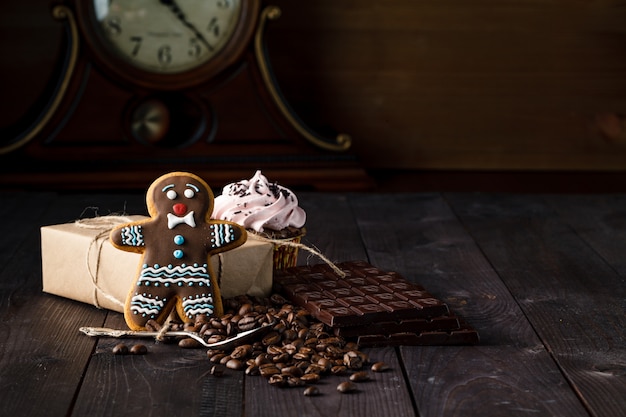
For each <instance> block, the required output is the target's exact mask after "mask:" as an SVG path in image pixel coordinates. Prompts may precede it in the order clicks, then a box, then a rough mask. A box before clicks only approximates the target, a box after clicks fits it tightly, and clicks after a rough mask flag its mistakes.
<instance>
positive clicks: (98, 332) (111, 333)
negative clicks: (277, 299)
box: [78, 322, 274, 349]
mask: <svg viewBox="0 0 626 417" xmlns="http://www.w3.org/2000/svg"><path fill="white" fill-rule="evenodd" d="M273 324H274V322H272V323H268V324H265V325H263V326H261V327H256V328H254V329H252V330H246V331H245V332H241V333H238V334H237V335H236V336H234V337H231V338H229V339H225V340H222V341H219V342H215V343H207V341H206V340H204V338H203V337H202V336H200V335H199V334H198V333H195V332H187V331H169V332H165V333H162V334H161V336H164V337H170V336H184V337H190V338H192V339H194V340H196V341H198V342H199V343H200V344H201V345H202V346H205V347H208V348H217V347H219V348H222V349H229V348H231V347H234V346H235V345H237V344H239V343H241V342H244V341H246V340H247V339H249V338H252V336H260V335H262V334H265V333H266V332H267V331H269V330H270V329H272V327H273ZM78 330H79V331H81V332H82V333H84V334H86V335H87V336H94V337H97V336H100V337H117V338H123V337H138V338H143V337H156V336H158V335H159V332H149V331H136V330H116V329H109V328H106V327H81V328H79V329H78Z"/></svg>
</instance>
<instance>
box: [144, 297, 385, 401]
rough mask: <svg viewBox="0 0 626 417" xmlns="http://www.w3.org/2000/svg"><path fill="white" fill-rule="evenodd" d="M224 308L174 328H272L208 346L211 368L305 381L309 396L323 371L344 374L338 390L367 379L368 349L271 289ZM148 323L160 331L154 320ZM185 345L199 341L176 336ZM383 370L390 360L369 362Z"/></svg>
mask: <svg viewBox="0 0 626 417" xmlns="http://www.w3.org/2000/svg"><path fill="white" fill-rule="evenodd" d="M224 311H225V314H224V315H223V316H222V317H220V318H215V317H205V316H199V317H198V318H197V319H196V321H195V323H188V324H184V325H183V324H180V323H174V324H172V327H171V329H172V330H183V329H184V330H188V331H193V332H196V333H199V334H200V335H202V336H203V338H204V339H205V340H207V341H208V342H209V343H213V342H218V341H221V340H224V339H227V338H230V337H234V336H236V335H237V334H238V333H239V332H243V331H246V330H251V329H254V328H257V327H260V326H264V325H271V326H272V328H271V329H270V330H269V331H268V332H267V333H265V334H264V335H263V336H262V337H259V338H258V340H255V341H253V342H251V343H243V344H240V345H238V346H236V347H235V348H232V349H229V350H221V349H209V350H208V351H207V356H208V358H209V360H210V361H211V362H212V363H213V364H214V366H213V368H212V369H211V374H213V375H215V376H220V375H221V374H223V372H224V368H228V369H233V370H242V371H245V372H246V374H247V375H251V376H252V375H259V376H261V377H263V378H265V379H266V380H267V381H268V383H269V384H271V385H273V386H277V387H305V386H307V388H306V390H305V391H304V394H305V395H307V396H310V395H317V394H318V393H319V391H318V390H317V389H316V388H315V387H311V386H308V385H309V384H314V383H316V382H318V381H319V380H320V378H322V377H323V376H324V375H346V377H347V378H346V379H347V380H346V381H345V382H342V383H341V384H339V386H338V387H337V391H339V392H341V393H348V392H354V391H355V390H356V386H355V383H359V382H364V381H367V380H369V379H370V375H369V373H368V371H366V370H365V369H366V366H367V365H368V364H369V363H370V358H369V357H368V355H367V354H365V353H363V352H361V351H360V350H359V349H358V346H357V344H356V343H354V342H347V341H346V340H344V339H343V338H341V337H337V336H335V335H334V334H333V333H332V330H331V329H330V328H328V326H326V325H325V324H324V323H321V322H319V321H317V320H316V319H314V318H313V317H311V316H310V314H309V313H308V312H307V311H306V310H305V309H303V308H300V307H296V306H294V305H292V304H291V303H289V301H288V300H286V299H285V298H284V297H282V296H280V295H278V294H273V295H272V296H271V297H269V298H255V297H248V296H240V297H235V298H229V299H225V300H224ZM148 326H149V327H150V328H151V329H152V330H154V331H159V330H160V326H159V325H158V324H157V323H153V322H149V323H148ZM178 345H179V346H180V347H183V348H195V347H201V346H202V345H201V344H200V343H199V342H197V341H196V340H194V339H191V338H183V339H180V340H179V341H178ZM370 369H371V370H372V371H373V372H382V371H385V370H387V369H388V366H387V365H386V364H384V363H382V362H378V363H375V364H373V365H372V366H371V368H370Z"/></svg>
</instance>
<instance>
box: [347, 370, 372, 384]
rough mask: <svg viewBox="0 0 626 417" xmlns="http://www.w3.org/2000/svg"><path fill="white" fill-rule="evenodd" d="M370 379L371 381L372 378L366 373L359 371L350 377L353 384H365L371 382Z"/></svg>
mask: <svg viewBox="0 0 626 417" xmlns="http://www.w3.org/2000/svg"><path fill="white" fill-rule="evenodd" d="M369 379H370V376H369V375H368V373H367V372H366V371H359V372H355V373H353V374H352V375H350V381H352V382H364V381H369Z"/></svg>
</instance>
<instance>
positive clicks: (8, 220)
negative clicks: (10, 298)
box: [0, 191, 55, 285]
mask: <svg viewBox="0 0 626 417" xmlns="http://www.w3.org/2000/svg"><path fill="white" fill-rule="evenodd" d="M54 198H55V195H54V194H53V193H27V192H6V191H5V192H0V202H1V203H2V204H0V219H2V220H3V221H2V222H1V223H0V234H1V235H2V237H3V238H2V239H0V270H1V268H2V266H3V265H6V263H7V262H8V261H9V259H11V257H12V256H13V254H14V253H15V252H16V251H17V250H18V249H19V248H20V245H21V243H22V241H23V240H24V239H25V237H26V236H28V234H29V233H33V232H34V231H35V230H36V229H37V227H38V223H39V218H40V217H41V216H42V214H43V213H44V212H45V211H46V209H47V207H48V205H49V204H50V203H51V202H52V201H53V200H54ZM11 282H12V283H14V281H11ZM2 284H4V285H10V284H9V283H8V282H3V283H2ZM0 285H1V284H0Z"/></svg>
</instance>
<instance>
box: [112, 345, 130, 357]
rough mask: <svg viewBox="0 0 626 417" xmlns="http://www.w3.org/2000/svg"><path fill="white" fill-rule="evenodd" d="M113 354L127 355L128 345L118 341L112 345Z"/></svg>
mask: <svg viewBox="0 0 626 417" xmlns="http://www.w3.org/2000/svg"><path fill="white" fill-rule="evenodd" d="M113 354H114V355H127V354H128V347H127V346H126V345H125V344H124V343H118V344H117V345H115V346H113Z"/></svg>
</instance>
